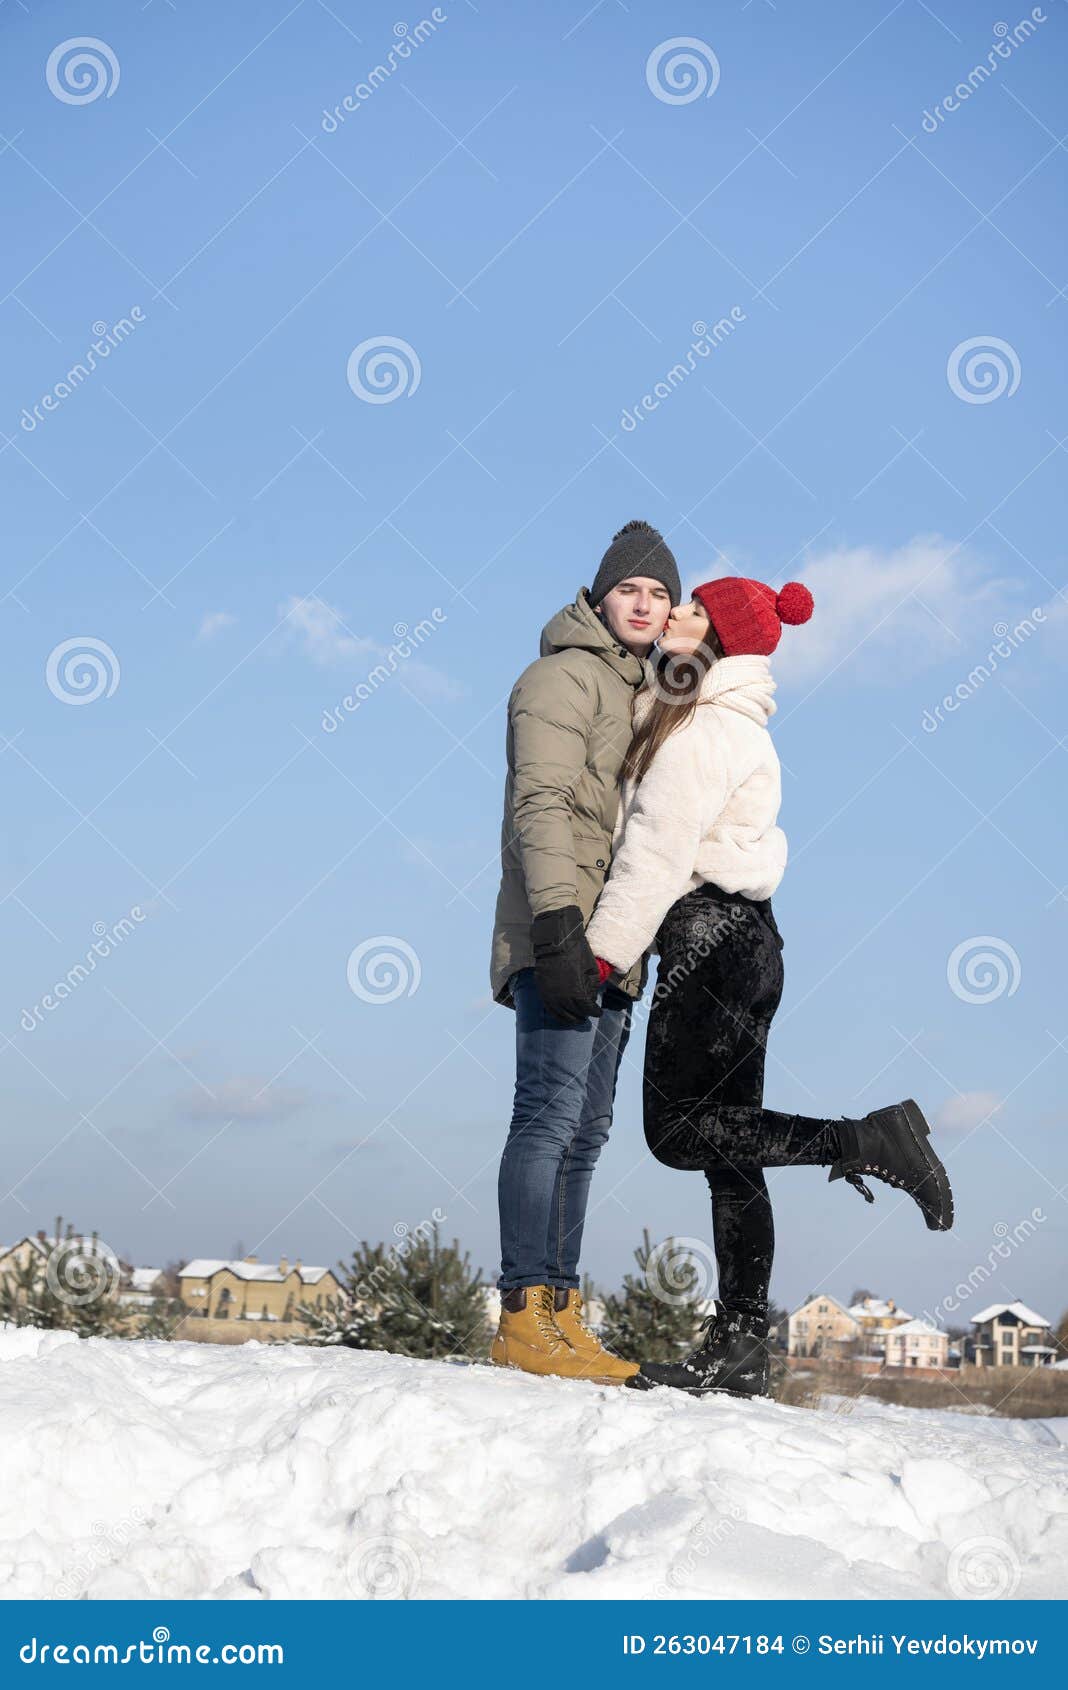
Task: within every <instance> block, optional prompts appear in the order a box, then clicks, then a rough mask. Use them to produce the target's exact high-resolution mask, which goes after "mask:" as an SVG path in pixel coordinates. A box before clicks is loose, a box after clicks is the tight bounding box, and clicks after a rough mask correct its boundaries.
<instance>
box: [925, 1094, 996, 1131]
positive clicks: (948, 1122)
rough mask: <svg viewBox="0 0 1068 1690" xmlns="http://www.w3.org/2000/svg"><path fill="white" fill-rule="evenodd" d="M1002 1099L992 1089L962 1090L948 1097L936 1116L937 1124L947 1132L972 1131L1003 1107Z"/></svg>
mask: <svg viewBox="0 0 1068 1690" xmlns="http://www.w3.org/2000/svg"><path fill="white" fill-rule="evenodd" d="M1001 1104H1002V1099H1001V1098H1000V1097H999V1096H998V1095H997V1093H996V1092H992V1091H962V1092H960V1093H959V1094H958V1095H957V1096H956V1097H950V1098H947V1100H946V1102H945V1103H943V1105H942V1107H941V1109H940V1110H939V1111H938V1114H937V1115H936V1117H935V1125H936V1126H938V1127H942V1128H943V1129H944V1130H945V1131H946V1132H954V1133H960V1132H970V1131H971V1129H972V1127H977V1126H979V1124H980V1123H981V1122H983V1121H985V1120H986V1119H987V1117H988V1116H990V1115H993V1114H994V1113H995V1111H996V1110H998V1109H1000V1108H1001Z"/></svg>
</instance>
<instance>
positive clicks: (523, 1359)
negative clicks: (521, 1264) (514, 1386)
mask: <svg viewBox="0 0 1068 1690" xmlns="http://www.w3.org/2000/svg"><path fill="white" fill-rule="evenodd" d="M574 1359H575V1357H574V1352H573V1351H572V1349H571V1345H570V1344H569V1343H568V1341H567V1339H566V1338H565V1337H564V1335H563V1333H562V1332H561V1330H560V1328H559V1327H558V1326H557V1324H556V1321H555V1320H554V1319H553V1294H552V1290H551V1289H550V1287H549V1286H548V1285H527V1286H519V1287H517V1289H516V1290H514V1291H506V1292H505V1293H504V1295H503V1296H502V1298H501V1321H500V1325H499V1326H498V1328H497V1335H496V1337H495V1338H494V1340H493V1343H492V1344H491V1346H490V1361H491V1362H492V1363H493V1365H494V1367H518V1368H521V1369H522V1371H523V1372H524V1373H551V1374H561V1373H565V1372H567V1363H569V1362H571V1361H574Z"/></svg>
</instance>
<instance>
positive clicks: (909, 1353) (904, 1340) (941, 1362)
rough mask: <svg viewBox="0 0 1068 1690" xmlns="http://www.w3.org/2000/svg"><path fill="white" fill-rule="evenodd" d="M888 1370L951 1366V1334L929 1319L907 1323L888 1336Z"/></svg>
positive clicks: (886, 1344)
mask: <svg viewBox="0 0 1068 1690" xmlns="http://www.w3.org/2000/svg"><path fill="white" fill-rule="evenodd" d="M884 1343H885V1346H886V1350H885V1357H886V1365H887V1367H947V1366H948V1365H949V1333H948V1332H943V1331H942V1329H941V1327H938V1326H932V1325H931V1323H930V1321H927V1320H906V1321H904V1322H903V1324H902V1325H901V1326H895V1327H894V1328H893V1330H892V1331H889V1332H887V1333H886V1334H885V1336H884Z"/></svg>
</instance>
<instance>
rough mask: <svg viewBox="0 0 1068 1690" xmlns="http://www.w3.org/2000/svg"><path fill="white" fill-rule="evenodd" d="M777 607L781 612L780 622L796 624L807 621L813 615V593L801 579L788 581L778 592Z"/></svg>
mask: <svg viewBox="0 0 1068 1690" xmlns="http://www.w3.org/2000/svg"><path fill="white" fill-rule="evenodd" d="M775 609H776V610H777V611H778V613H779V621H780V622H789V623H790V624H791V625H794V626H796V624H797V623H799V622H807V621H808V619H809V617H810V616H811V615H812V594H811V593H810V592H809V590H808V588H807V587H806V586H804V585H803V583H802V582H800V581H787V583H786V585H785V587H783V588H782V590H781V591H780V592H779V593H777V594H776V597H775Z"/></svg>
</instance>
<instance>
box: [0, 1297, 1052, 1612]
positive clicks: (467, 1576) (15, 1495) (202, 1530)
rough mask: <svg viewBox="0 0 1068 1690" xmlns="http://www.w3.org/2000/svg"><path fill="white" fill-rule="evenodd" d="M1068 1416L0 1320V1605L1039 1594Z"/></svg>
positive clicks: (1047, 1585)
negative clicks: (799, 1395)
mask: <svg viewBox="0 0 1068 1690" xmlns="http://www.w3.org/2000/svg"><path fill="white" fill-rule="evenodd" d="M1066 1437H1068V1433H1066V1429H1065V1425H1064V1422H1061V1423H1060V1424H1057V1423H1055V1422H1040V1421H1023V1420H998V1419H996V1418H989V1417H987V1418H983V1417H978V1418H970V1417H968V1416H966V1415H955V1414H947V1413H942V1414H938V1413H924V1412H920V1411H917V1410H912V1409H901V1408H890V1407H884V1406H880V1405H879V1404H876V1403H873V1402H871V1401H868V1400H864V1401H861V1402H860V1403H858V1404H855V1405H853V1406H852V1408H851V1409H850V1411H849V1412H843V1411H842V1407H841V1405H838V1407H837V1408H836V1407H834V1406H831V1407H828V1408H826V1409H824V1410H821V1411H819V1412H812V1411H811V1410H807V1409H795V1408H784V1407H780V1406H779V1405H777V1404H775V1403H759V1404H745V1403H739V1402H736V1401H733V1400H731V1399H727V1398H724V1399H711V1400H706V1401H704V1402H690V1401H687V1400H685V1399H682V1398H679V1397H677V1396H673V1395H671V1394H670V1393H667V1392H655V1393H652V1394H649V1395H643V1394H639V1393H636V1392H632V1391H621V1390H619V1389H615V1390H612V1389H608V1388H599V1387H592V1386H584V1385H580V1384H574V1383H568V1382H565V1381H560V1380H537V1379H530V1378H527V1377H524V1376H522V1375H520V1374H516V1373H501V1372H496V1371H494V1370H493V1369H491V1368H488V1367H486V1368H483V1367H463V1366H454V1365H449V1364H443V1363H434V1362H419V1361H405V1360H402V1359H400V1358H399V1357H396V1356H388V1355H383V1354H378V1353H374V1354H363V1353H358V1352H355V1351H351V1350H350V1351H322V1350H307V1349H297V1348H284V1347H270V1346H263V1345H260V1344H255V1343H252V1344H244V1345H241V1346H234V1347H224V1346H221V1345H220V1346H213V1345H206V1344H205V1345H200V1344H179V1343H122V1342H118V1341H115V1340H100V1339H93V1340H90V1341H84V1340H83V1341H80V1340H78V1339H76V1338H74V1337H72V1336H70V1335H69V1334H66V1333H46V1332H37V1331H35V1330H33V1329H30V1328H22V1329H14V1328H0V1595H3V1596H6V1597H23V1596H24V1597H42V1596H43V1597H49V1596H81V1595H85V1596H89V1597H146V1598H147V1597H152V1596H157V1595H158V1596H168V1597H235V1598H245V1599H253V1600H255V1599H259V1598H264V1597H336V1598H345V1599H349V1598H352V1597H363V1596H404V1595H409V1596H415V1597H445V1596H463V1597H517V1596H518V1597H543V1598H544V1597H566V1598H575V1597H578V1598H584V1597H650V1596H668V1595H671V1596H673V1595H677V1596H690V1597H716V1596H720V1597H738V1596H741V1597H765V1596H787V1597H805V1596H827V1597H875V1596H903V1597H931V1596H942V1595H949V1596H957V1597H963V1598H967V1597H981V1596H989V1595H1008V1596H1018V1597H1026V1596H1037V1597H1052V1596H1053V1595H1054V1594H1055V1593H1056V1594H1061V1593H1063V1590H1064V1588H1065V1575H1066V1572H1068V1449H1066V1448H1065V1447H1064V1442H1062V1440H1064V1439H1065V1438H1066Z"/></svg>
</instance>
